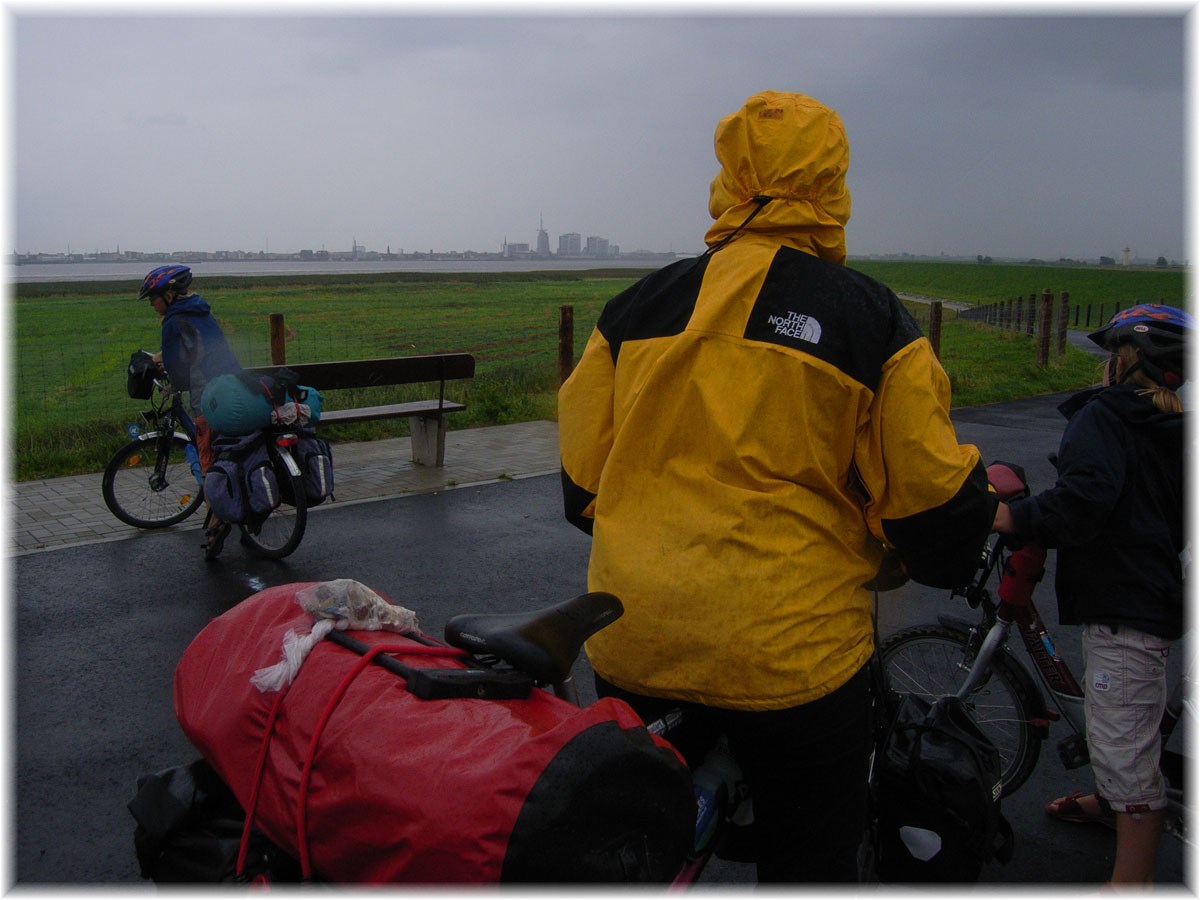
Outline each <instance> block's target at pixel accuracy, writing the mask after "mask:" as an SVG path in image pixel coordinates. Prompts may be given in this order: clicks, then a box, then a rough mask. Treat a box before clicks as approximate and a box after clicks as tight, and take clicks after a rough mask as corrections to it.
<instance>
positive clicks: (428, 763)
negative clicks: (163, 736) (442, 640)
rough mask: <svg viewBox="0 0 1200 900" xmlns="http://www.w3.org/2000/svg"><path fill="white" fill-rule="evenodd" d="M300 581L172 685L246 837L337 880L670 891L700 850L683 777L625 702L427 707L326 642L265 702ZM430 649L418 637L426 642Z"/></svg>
mask: <svg viewBox="0 0 1200 900" xmlns="http://www.w3.org/2000/svg"><path fill="white" fill-rule="evenodd" d="M307 586H308V585H307V584H291V585H283V586H280V587H275V588H270V589H268V590H265V591H262V592H260V593H258V594H255V595H254V596H252V597H250V598H248V599H247V600H245V601H244V602H242V603H241V604H239V605H238V606H236V607H234V608H233V609H231V610H230V611H229V612H227V613H225V614H224V615H222V616H220V617H218V618H217V619H214V620H213V621H212V622H211V623H210V624H209V625H208V626H207V627H206V628H205V629H204V630H203V631H202V632H201V633H200V634H199V635H198V636H197V637H196V638H195V640H194V641H193V642H192V643H191V645H190V646H189V647H188V648H187V650H186V651H185V652H184V655H183V658H182V659H181V661H180V663H179V666H178V669H177V670H176V673H175V710H176V715H177V716H178V718H179V722H180V724H181V725H182V727H183V730H184V732H185V734H186V735H187V737H188V738H189V740H191V741H192V743H193V744H194V745H195V746H196V747H197V749H199V751H200V752H201V753H202V754H203V756H204V758H205V759H206V760H207V761H208V762H209V764H210V765H211V766H212V767H213V769H214V770H215V771H216V772H217V774H218V775H219V776H220V777H221V779H222V780H223V781H224V782H225V783H226V784H227V785H228V786H229V787H230V788H231V789H232V791H233V793H234V795H235V796H236V798H237V800H238V802H239V803H240V804H241V806H242V808H243V809H245V810H247V812H248V817H249V819H250V823H251V824H253V826H254V827H255V828H256V829H257V830H258V831H260V832H261V833H262V834H263V835H265V836H266V837H267V838H269V839H270V840H271V841H272V842H274V843H275V844H277V845H278V846H279V847H280V848H282V849H283V850H284V851H286V852H287V853H289V854H291V855H293V856H294V857H295V858H297V859H299V860H300V861H301V863H302V865H303V866H304V867H305V868H306V870H307V871H308V872H309V873H310V875H311V877H314V878H318V879H322V880H328V881H338V882H367V883H384V882H400V881H403V882H418V883H435V882H440V883H466V882H495V881H515V882H539V881H541V882H545V881H550V882H589V881H622V880H663V881H666V880H670V879H671V877H672V876H673V875H674V874H675V872H676V871H677V870H678V868H679V866H680V865H681V863H682V861H683V859H684V857H685V855H686V853H687V851H688V849H689V848H690V845H691V839H692V832H693V829H694V824H695V818H694V817H695V806H694V802H693V800H692V793H691V787H690V780H689V777H688V772H687V769H686V767H685V766H684V765H683V763H682V762H681V760H680V759H679V757H678V755H677V754H676V753H675V752H674V750H673V749H672V748H671V747H670V746H669V745H668V744H666V743H665V742H664V741H662V740H661V739H660V738H657V737H653V736H651V735H650V733H649V732H647V731H646V729H645V727H644V726H643V724H642V722H641V720H640V719H638V717H637V716H636V715H635V714H634V713H633V712H632V710H630V709H629V707H628V706H626V705H625V704H624V703H621V702H620V701H615V700H611V699H606V700H601V701H599V702H598V703H595V704H593V705H592V706H589V707H586V708H579V707H577V706H574V705H572V704H570V703H568V702H566V701H564V700H560V699H558V698H556V697H554V696H552V695H551V694H549V693H547V692H545V691H543V690H541V689H534V690H533V691H532V692H531V693H530V694H529V696H528V697H526V698H525V699H513V700H480V699H474V698H471V699H464V698H455V699H435V700H422V699H418V698H417V697H416V696H415V695H414V694H413V693H412V692H410V691H409V690H408V689H407V686H406V682H405V679H404V678H402V677H401V676H399V675H397V674H394V673H393V672H391V671H388V670H386V669H384V668H382V667H381V666H378V665H374V664H372V662H371V660H370V659H369V657H364V656H359V655H358V654H356V653H355V652H353V651H352V650H350V649H347V648H346V647H344V646H341V645H340V644H336V643H334V642H332V641H330V640H324V641H320V642H318V643H317V644H316V645H315V646H314V647H313V648H312V650H311V652H310V653H309V655H308V657H307V658H306V659H305V660H304V663H303V665H301V666H300V669H299V672H298V673H297V674H296V676H295V679H294V681H293V682H292V683H291V684H290V686H288V687H287V688H285V689H283V690H282V691H279V692H270V693H260V692H259V690H258V689H257V688H255V687H254V686H253V685H252V684H251V682H250V678H251V676H252V675H253V674H254V673H255V672H256V671H257V670H259V669H262V668H265V667H268V666H272V665H274V664H275V663H277V662H278V661H279V659H280V655H281V647H282V645H283V640H284V637H285V635H286V634H287V633H288V632H289V631H295V632H299V633H300V634H301V635H305V634H308V633H309V631H310V630H311V627H312V618H311V616H310V615H309V614H308V613H306V612H305V611H304V610H303V609H301V608H300V606H299V605H298V604H297V603H296V602H295V595H296V591H297V590H299V589H301V588H303V587H307ZM350 635H351V636H352V637H353V638H355V639H357V640H358V641H361V642H362V643H364V644H367V645H368V646H369V647H372V648H374V647H375V646H376V645H383V646H386V647H387V648H389V651H388V655H389V656H391V657H393V658H394V659H396V660H398V661H399V662H401V663H402V664H404V665H407V666H410V667H413V668H434V669H447V668H449V669H455V668H457V669H463V668H465V667H466V666H465V663H464V662H463V660H462V658H461V654H459V653H458V651H456V650H452V649H450V648H444V647H430V646H428V645H427V643H436V642H430V641H428V639H427V638H425V639H424V641H425V642H427V643H422V642H421V641H419V640H413V639H410V638H408V637H405V636H402V635H398V634H395V633H392V632H380V631H354V632H350ZM420 637H422V638H423V636H420Z"/></svg>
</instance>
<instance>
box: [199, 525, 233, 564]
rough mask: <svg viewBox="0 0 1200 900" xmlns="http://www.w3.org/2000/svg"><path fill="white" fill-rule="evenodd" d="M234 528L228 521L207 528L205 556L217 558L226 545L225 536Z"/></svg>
mask: <svg viewBox="0 0 1200 900" xmlns="http://www.w3.org/2000/svg"><path fill="white" fill-rule="evenodd" d="M232 528H233V526H232V525H230V524H229V523H228V522H217V524H216V525H214V526H213V527H212V528H208V529H205V531H204V536H205V538H207V540H206V541H205V543H204V558H205V559H216V558H217V557H218V556H219V555H220V554H221V550H222V549H223V548H224V546H225V538H226V536H228V534H229V532H230V530H231V529H232Z"/></svg>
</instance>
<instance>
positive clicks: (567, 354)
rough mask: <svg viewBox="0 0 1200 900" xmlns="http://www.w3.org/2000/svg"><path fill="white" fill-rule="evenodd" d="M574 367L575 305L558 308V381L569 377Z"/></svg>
mask: <svg viewBox="0 0 1200 900" xmlns="http://www.w3.org/2000/svg"><path fill="white" fill-rule="evenodd" d="M574 369H575V307H573V306H560V307H559V308H558V383H559V384H562V383H563V382H564V381H566V380H567V379H568V378H570V377H571V372H572V371H574Z"/></svg>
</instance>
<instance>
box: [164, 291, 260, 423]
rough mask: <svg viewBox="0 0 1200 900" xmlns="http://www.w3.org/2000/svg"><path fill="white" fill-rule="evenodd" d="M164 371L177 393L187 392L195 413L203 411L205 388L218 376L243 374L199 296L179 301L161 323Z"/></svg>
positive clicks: (171, 307)
mask: <svg viewBox="0 0 1200 900" xmlns="http://www.w3.org/2000/svg"><path fill="white" fill-rule="evenodd" d="M162 354H163V367H164V368H165V369H166V370H167V377H168V378H170V379H171V385H172V387H174V388H175V389H176V390H180V391H188V392H189V393H188V400H189V402H190V405H191V408H192V412H193V413H196V412H199V410H200V397H201V395H203V393H204V388H205V385H207V384H208V383H209V382H210V381H212V380H213V379H214V378H216V377H217V376H218V375H226V374H229V373H231V372H239V371H241V368H242V367H241V364H240V363H239V362H238V360H237V357H236V356H234V354H233V351H232V350H231V349H230V348H229V343H228V342H227V341H226V340H225V335H224V334H223V333H222V331H221V326H220V325H218V324H217V320H216V319H215V318H214V317H213V314H212V308H211V307H210V306H209V305H208V303H206V302H205V300H204V298H203V297H201V296H200V295H199V294H189V295H188V296H186V297H180V298H179V299H177V300H176V301H175V302H174V303H172V304H171V305H170V306H168V307H167V312H166V315H165V316H163V321H162Z"/></svg>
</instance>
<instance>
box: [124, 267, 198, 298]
mask: <svg viewBox="0 0 1200 900" xmlns="http://www.w3.org/2000/svg"><path fill="white" fill-rule="evenodd" d="M191 283H192V270H191V269H189V268H188V267H187V266H159V267H158V268H157V269H152V270H151V271H150V274H148V275H147V276H146V277H145V278H144V279H142V289H141V290H140V291H139V292H138V295H137V298H138V299H139V300H142V299H144V298H145V297H148V296H150V295H151V294H161V293H162V292H163V291H166V290H174V291H179V292H181V293H182V292H184V291H186V290H187V287H188V285H189V284H191Z"/></svg>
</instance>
